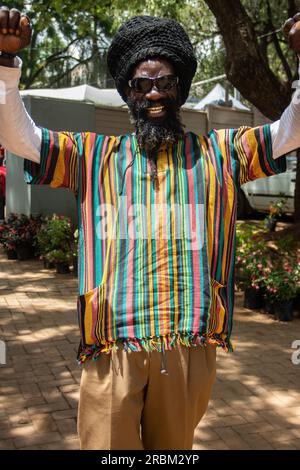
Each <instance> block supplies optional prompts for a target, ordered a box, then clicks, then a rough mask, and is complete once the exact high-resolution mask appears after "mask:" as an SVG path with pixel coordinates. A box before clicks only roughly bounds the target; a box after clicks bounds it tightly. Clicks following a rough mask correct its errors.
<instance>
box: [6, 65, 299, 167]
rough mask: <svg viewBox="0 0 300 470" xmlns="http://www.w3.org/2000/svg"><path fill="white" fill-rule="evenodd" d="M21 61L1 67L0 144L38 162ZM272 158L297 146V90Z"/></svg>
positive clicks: (38, 136)
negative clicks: (22, 91) (23, 94)
mask: <svg viewBox="0 0 300 470" xmlns="http://www.w3.org/2000/svg"><path fill="white" fill-rule="evenodd" d="M21 69H22V61H21V59H19V58H18V57H17V58H16V59H15V67H4V66H0V143H1V145H2V146H3V147H4V148H6V149H7V150H9V151H10V152H12V153H14V154H15V155H19V156H20V157H23V158H27V159H29V160H32V161H34V162H36V163H39V162H40V150H41V140H42V132H41V129H40V128H39V127H37V126H36V124H35V123H34V122H33V120H32V119H31V117H30V116H29V114H28V113H27V111H26V109H25V107H24V104H23V101H22V98H21V96H20V93H19V88H18V87H19V81H20V76H21ZM271 136H272V147H273V158H278V157H280V156H281V155H284V154H286V153H289V152H291V151H292V150H294V149H296V148H298V147H300V89H299V88H298V89H297V90H296V91H295V93H294V95H293V99H292V101H291V103H290V105H289V106H288V107H287V108H286V110H285V111H284V113H283V114H282V116H281V118H280V119H279V120H278V121H276V122H274V123H272V124H271Z"/></svg>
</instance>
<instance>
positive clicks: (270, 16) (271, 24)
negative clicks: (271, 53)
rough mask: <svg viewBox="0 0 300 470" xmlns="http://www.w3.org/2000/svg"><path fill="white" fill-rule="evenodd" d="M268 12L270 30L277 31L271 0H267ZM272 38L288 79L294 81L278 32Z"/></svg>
mask: <svg viewBox="0 0 300 470" xmlns="http://www.w3.org/2000/svg"><path fill="white" fill-rule="evenodd" d="M267 12H268V18H269V27H270V31H275V27H274V24H273V17H272V10H271V5H270V1H269V0H267ZM271 38H272V42H273V44H274V47H275V49H276V52H277V55H278V57H279V59H280V61H281V63H282V66H283V68H284V71H285V73H286V76H287V79H288V81H289V82H292V80H293V74H292V71H291V69H290V66H289V64H288V61H287V60H286V58H285V56H284V54H283V52H282V49H281V46H280V43H279V41H278V37H277V34H276V33H274V34H272V36H271Z"/></svg>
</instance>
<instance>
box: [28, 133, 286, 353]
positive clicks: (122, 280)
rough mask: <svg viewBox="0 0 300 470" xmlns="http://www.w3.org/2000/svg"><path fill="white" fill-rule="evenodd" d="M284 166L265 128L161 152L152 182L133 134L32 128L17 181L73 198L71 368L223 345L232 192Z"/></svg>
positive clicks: (191, 137)
mask: <svg viewBox="0 0 300 470" xmlns="http://www.w3.org/2000/svg"><path fill="white" fill-rule="evenodd" d="M284 170H285V161H284V159H283V158H281V159H277V160H274V159H273V158H272V142H271V134H270V127H269V126H268V125H267V126H262V127H258V128H254V129H251V128H245V127H243V128H239V129H236V130H233V129H229V130H220V131H212V132H211V133H210V134H208V135H207V136H197V135H195V134H193V133H187V134H186V135H185V138H184V139H183V140H182V141H181V142H179V143H178V144H177V145H176V147H175V146H174V147H167V146H162V148H161V149H160V151H159V152H158V156H157V174H158V178H157V181H156V182H155V184H154V183H153V181H152V180H151V177H150V176H151V175H150V171H149V167H148V162H147V158H146V155H145V154H144V153H143V152H140V151H139V149H138V148H137V143H136V138H135V136H134V134H132V135H124V136H120V137H112V136H103V135H96V134H93V133H84V134H72V133H66V132H61V133H56V132H53V131H49V130H47V129H43V142H42V149H41V162H40V164H39V165H37V164H35V163H33V162H30V161H25V177H26V181H27V182H28V183H32V184H33V183H35V184H51V186H52V187H68V188H70V189H71V190H72V191H73V192H74V193H75V195H76V198H77V207H78V217H79V289H80V292H79V298H78V321H79V326H80V330H81V348H80V351H79V361H81V362H83V361H85V360H86V359H87V358H89V357H92V356H94V357H97V356H98V355H99V354H100V353H101V352H105V351H109V350H111V349H112V348H115V347H120V346H122V347H124V348H130V349H132V350H134V351H138V350H141V349H142V348H144V349H146V350H154V349H155V350H161V348H162V344H164V346H165V348H167V349H170V348H171V347H172V346H173V345H175V344H176V342H181V343H182V344H185V345H186V346H191V345H196V344H203V343H205V342H206V341H208V342H215V343H217V344H218V345H220V346H222V347H223V348H225V349H227V350H230V349H231V343H230V335H231V330H232V316H233V302H234V251H235V221H236V204H237V191H238V188H239V186H240V184H243V183H245V182H246V181H249V180H253V179H256V178H260V177H264V176H269V175H272V174H275V173H279V172H281V171H284Z"/></svg>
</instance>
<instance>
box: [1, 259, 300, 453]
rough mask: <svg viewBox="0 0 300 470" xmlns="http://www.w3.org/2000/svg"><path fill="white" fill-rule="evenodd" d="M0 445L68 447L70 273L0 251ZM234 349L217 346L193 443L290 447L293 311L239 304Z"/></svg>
mask: <svg viewBox="0 0 300 470" xmlns="http://www.w3.org/2000/svg"><path fill="white" fill-rule="evenodd" d="M0 294H1V295H0V339H1V340H4V341H5V342H6V345H7V356H8V357H7V364H6V366H4V365H3V366H0V449H78V448H79V445H78V438H77V434H76V412H77V403H78V388H79V381H80V374H81V372H80V369H79V368H78V366H77V363H76V360H75V357H76V350H77V345H78V341H79V334H78V328H77V319H76V313H75V305H76V295H77V280H76V278H75V277H74V276H72V275H58V274H56V273H55V272H54V271H49V270H45V269H43V268H42V265H41V262H39V261H37V260H34V261H30V262H26V261H25V262H19V261H7V260H6V259H5V257H4V256H3V254H1V253H0ZM233 340H234V344H235V346H236V352H235V353H234V354H230V355H228V354H225V353H223V352H222V351H220V352H219V353H218V378H217V381H216V384H215V387H214V392H213V399H212V400H211V404H210V407H209V410H208V412H207V414H206V417H205V418H204V419H203V421H202V422H201V424H200V425H199V427H198V428H197V431H196V435H195V442H194V448H195V449H300V364H299V365H298V366H297V365H293V364H292V361H291V355H292V353H293V350H292V349H291V344H292V342H293V341H294V340H300V319H299V318H297V319H295V320H294V321H293V322H291V323H287V324H284V323H279V322H276V321H274V320H273V318H272V317H270V316H267V315H264V314H261V313H253V312H251V311H249V310H245V309H243V308H241V296H237V302H236V317H235V328H234V335H233Z"/></svg>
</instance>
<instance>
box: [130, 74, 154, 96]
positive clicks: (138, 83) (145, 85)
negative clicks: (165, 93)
mask: <svg viewBox="0 0 300 470" xmlns="http://www.w3.org/2000/svg"><path fill="white" fill-rule="evenodd" d="M132 85H133V88H134V89H135V91H138V92H139V93H148V92H149V91H150V90H151V88H152V80H150V78H144V77H139V78H135V79H134V80H132Z"/></svg>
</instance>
